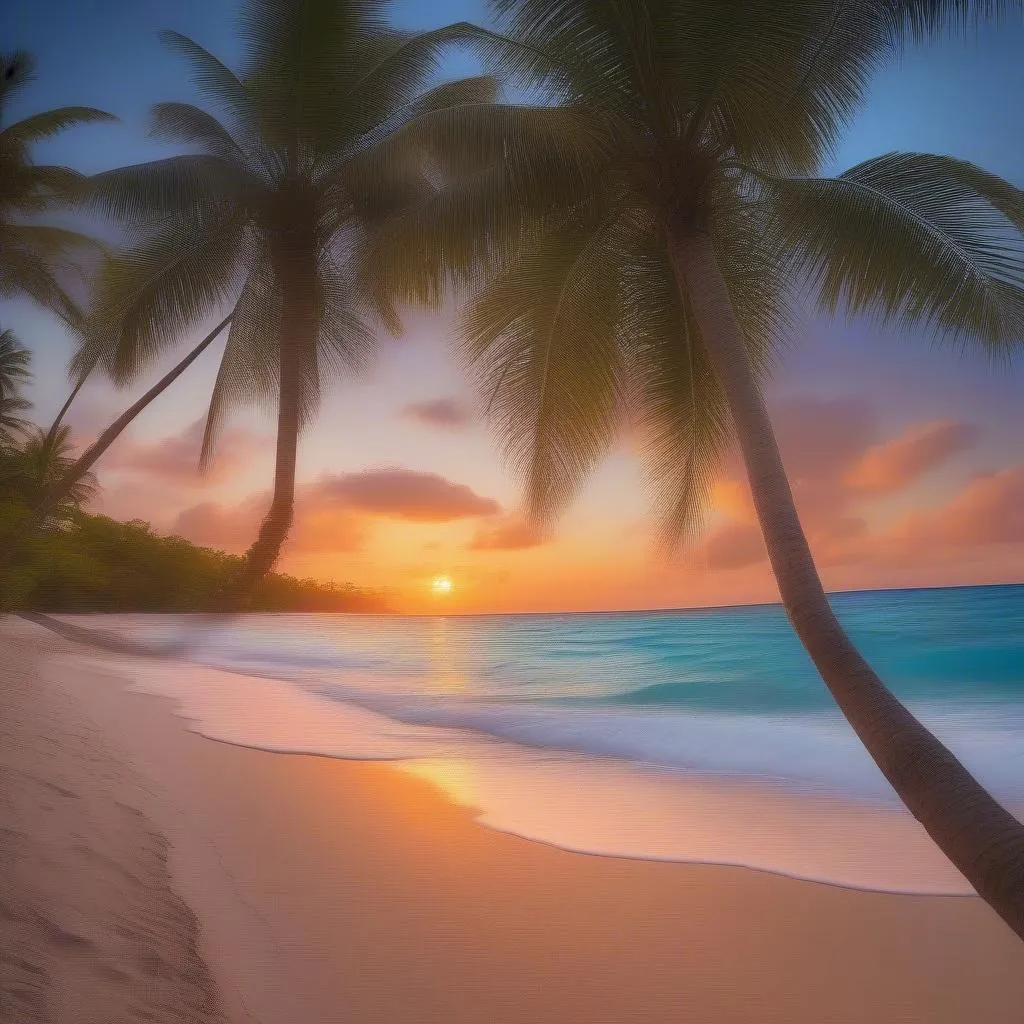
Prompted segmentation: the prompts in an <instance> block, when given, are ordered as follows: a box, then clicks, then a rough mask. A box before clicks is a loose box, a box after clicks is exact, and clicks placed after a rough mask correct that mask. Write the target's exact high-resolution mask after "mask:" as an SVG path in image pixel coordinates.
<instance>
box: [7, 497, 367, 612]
mask: <svg viewBox="0 0 1024 1024" xmlns="http://www.w3.org/2000/svg"><path fill="white" fill-rule="evenodd" d="M2 507H3V518H4V519H6V520H8V522H7V523H0V528H2V527H3V526H5V525H10V522H9V520H10V519H11V518H12V517H14V516H16V515H17V510H16V506H15V505H14V504H4V505H3V506H2ZM241 563H242V557H241V556H240V555H230V554H228V553H226V552H224V551H217V550H214V549H213V548H204V547H199V546H198V545H196V544H192V543H190V542H189V541H187V540H185V539H184V538H182V537H164V536H161V535H160V534H158V533H155V532H154V531H153V529H152V527H151V526H150V524H149V523H146V522H142V521H141V520H138V519H136V520H132V521H131V522H127V523H122V522H117V521H116V520H114V519H110V518H109V517H107V516H102V515H90V514H88V513H86V512H82V511H80V510H73V511H71V512H69V513H68V515H67V517H66V518H64V519H62V520H61V521H60V522H58V523H53V524H51V525H50V528H49V529H47V530H46V532H45V533H42V534H39V535H38V536H37V537H36V539H35V541H34V542H32V543H31V544H29V545H28V546H27V549H26V550H25V551H24V553H23V555H22V557H20V558H19V559H18V563H17V565H14V566H11V567H9V568H8V570H7V572H5V573H4V574H3V579H2V580H0V592H2V603H3V605H4V606H5V607H7V608H14V609H18V610H32V611H42V612H58V613H59V612H64V613H73V612H201V611H221V610H223V608H222V607H220V606H219V601H218V597H219V595H221V594H223V593H225V592H226V588H227V587H228V586H229V584H230V581H231V580H232V579H234V578H235V577H236V576H237V573H238V571H239V568H240V566H241ZM250 608H251V610H252V611H257V612H261V611H262V612H381V611H386V610H387V608H386V605H385V601H384V598H383V595H381V594H380V593H377V592H375V591H372V590H365V589H361V588H359V587H355V586H353V585H352V584H348V583H342V584H336V583H322V582H320V581H318V580H312V579H298V578H296V577H295V576H288V575H285V574H283V573H277V572H274V573H269V574H267V575H266V576H265V577H264V578H263V579H262V580H261V581H260V582H259V584H258V585H257V587H256V588H255V590H254V592H253V596H252V603H251V605H250Z"/></svg>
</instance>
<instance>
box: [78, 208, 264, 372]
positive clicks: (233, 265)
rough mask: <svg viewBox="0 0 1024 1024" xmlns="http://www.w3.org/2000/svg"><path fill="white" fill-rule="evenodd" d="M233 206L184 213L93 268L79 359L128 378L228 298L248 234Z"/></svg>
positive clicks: (235, 282)
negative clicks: (217, 212)
mask: <svg viewBox="0 0 1024 1024" xmlns="http://www.w3.org/2000/svg"><path fill="white" fill-rule="evenodd" d="M246 224H247V222H246V219H245V218H244V216H239V215H238V213H237V212H235V213H234V214H230V213H228V214H224V215H222V216H217V217H208V218H202V217H199V218H187V219H182V220H178V221H176V222H173V223H171V224H170V225H169V226H166V227H164V228H163V229H162V230H160V231H157V232H155V233H153V234H152V235H151V236H150V237H149V238H147V239H146V240H145V241H143V242H142V243H140V244H139V245H137V246H134V247H133V248H131V249H128V250H126V251H123V252H119V253H116V254H115V255H113V256H111V257H110V258H108V259H107V260H106V261H105V263H104V265H103V266H102V267H101V269H100V271H99V273H98V274H97V279H96V285H95V297H94V302H93V308H92V309H91V310H90V314H89V318H88V322H87V324H86V332H85V335H86V337H85V343H84V345H83V347H82V350H81V352H80V357H81V360H82V361H83V362H84V361H88V360H90V359H92V358H98V359H99V360H100V362H101V365H102V366H103V367H104V369H105V370H106V371H107V373H108V374H109V375H110V377H111V379H112V380H114V381H115V382H116V383H118V384H124V383H127V382H129V381H131V380H133V379H134V378H135V377H136V376H137V375H138V374H139V373H140V372H142V370H144V369H145V367H146V366H147V365H148V364H149V363H150V362H151V361H152V360H153V359H154V358H155V357H156V356H158V355H159V354H160V353H161V352H163V351H164V350H165V349H166V348H167V347H168V346H170V345H173V344H175V343H176V342H177V341H179V340H180V339H181V337H182V336H183V335H184V334H185V333H186V332H188V331H189V330H190V329H192V328H193V327H195V326H196V325H197V324H198V323H201V322H202V321H203V320H205V319H206V318H208V317H209V316H211V315H212V314H213V313H215V312H216V311H217V310H218V309H219V308H220V307H222V306H224V305H226V304H228V303H230V302H233V301H234V300H235V298H236V296H237V293H238V288H239V286H240V282H239V278H238V268H239V267H240V266H244V265H245V263H246V256H247V252H248V249H249V247H250V242H249V240H248V238H247V235H246Z"/></svg>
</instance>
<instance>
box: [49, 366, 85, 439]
mask: <svg viewBox="0 0 1024 1024" xmlns="http://www.w3.org/2000/svg"><path fill="white" fill-rule="evenodd" d="M94 369H96V363H93V364H92V365H91V366H90V367H89V369H88V370H86V371H85V373H82V374H79V377H78V381H77V382H76V384H75V386H74V387H73V388H72V389H71V394H70V395H68V398H67V401H66V402H65V403H64V404H63V405H62V406H61V407H60V412H58V413H57V415H56V416H55V417H54V420H53V422H52V423H51V424H50V429H49V430H48V431H47V432H46V436H47V437H53V436H54V435H55V434H56V433H57V431H58V430H59V429H60V425H61V424H62V423H63V422H64V417H65V416H67V414H68V410H69V409H70V408H71V405H72V403H73V402H74V400H75V399H76V398H77V397H78V392H79V391H81V390H82V388H83V387H84V386H85V382H86V381H87V380H88V379H89V377H90V375H91V374H92V371H93V370H94Z"/></svg>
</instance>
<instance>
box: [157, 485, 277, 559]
mask: <svg viewBox="0 0 1024 1024" xmlns="http://www.w3.org/2000/svg"><path fill="white" fill-rule="evenodd" d="M268 504H269V495H254V496H252V497H249V498H246V499H245V500H244V501H242V502H239V503H238V504H237V505H221V504H219V503H218V502H215V501H203V502H200V503H199V504H198V505H192V506H191V507H189V508H186V509H183V510H182V511H181V512H179V513H178V516H177V518H176V519H175V520H174V522H173V524H172V525H171V527H170V529H169V530H168V533H171V534H176V535H177V536H179V537H184V538H185V539H186V540H190V541H192V543H193V544H200V545H202V546H204V547H210V548H220V549H222V550H224V551H231V552H234V553H236V554H240V553H241V552H243V551H245V550H246V549H247V548H248V547H249V545H250V544H251V543H252V542H253V540H255V538H256V532H257V531H258V530H259V526H260V522H261V521H262V519H263V516H264V514H265V513H266V509H267V505H268Z"/></svg>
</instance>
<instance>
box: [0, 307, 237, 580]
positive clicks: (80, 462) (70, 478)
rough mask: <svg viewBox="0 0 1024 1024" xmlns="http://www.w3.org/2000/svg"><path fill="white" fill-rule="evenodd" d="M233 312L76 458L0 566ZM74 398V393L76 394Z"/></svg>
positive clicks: (0, 556) (1, 556)
mask: <svg viewBox="0 0 1024 1024" xmlns="http://www.w3.org/2000/svg"><path fill="white" fill-rule="evenodd" d="M233 315H234V313H233V312H232V313H231V314H230V315H229V316H226V317H225V318H224V319H223V320H222V321H221V322H220V323H219V324H218V325H217V326H216V327H215V328H214V329H213V330H212V331H211V332H210V333H209V334H208V335H206V337H205V338H203V340H202V341H201V342H199V344H198V345H196V347H195V348H193V349H192V351H191V352H189V353H188V355H187V356H185V358H184V359H182V360H181V362H179V363H178V364H177V365H176V366H174V367H173V368H172V369H170V370H168V372H167V373H165V374H164V375H163V377H161V378H160V380H158V381H157V382H156V384H154V385H153V386H152V387H151V388H150V389H149V390H148V391H147V392H146V393H145V394H144V395H143V396H142V397H141V398H140V399H139V400H138V401H137V402H134V403H133V404H132V405H130V406H129V407H128V408H127V409H125V411H124V412H123V413H121V415H120V416H118V418H117V419H116V420H114V422H113V423H111V424H110V426H109V427H107V429H106V430H104V431H103V433H102V434H100V436H99V437H98V438H96V440H95V441H93V443H92V444H91V445H89V447H88V448H86V450H85V451H84V452H83V453H82V454H81V455H80V456H79V457H78V458H77V459H76V460H75V461H74V463H73V464H72V465H71V467H70V468H69V469H68V471H67V472H66V473H65V474H64V476H62V477H61V478H60V480H58V481H57V483H56V484H54V485H53V486H52V487H51V488H49V489H48V490H47V491H46V492H45V493H44V495H43V497H42V498H41V499H40V501H39V503H38V504H37V505H36V507H35V508H34V509H32V514H31V515H30V516H29V517H28V519H27V520H26V521H25V522H23V523H22V524H20V526H19V527H17V528H16V529H15V531H13V533H12V534H11V535H10V536H8V537H7V538H6V539H5V540H4V542H3V547H2V549H0V567H2V566H4V565H5V564H7V562H8V561H9V560H10V558H11V557H12V556H13V555H14V553H15V552H16V550H17V549H18V547H20V545H21V544H22V543H23V542H24V541H25V540H26V539H27V538H28V537H29V536H31V535H32V534H33V533H34V532H35V531H36V530H37V529H38V528H39V527H40V526H41V525H42V524H43V522H44V521H45V520H46V517H47V516H48V515H49V514H50V513H51V512H52V511H53V510H54V509H55V508H56V507H57V506H58V505H59V504H60V503H61V501H63V500H64V498H66V497H67V496H68V494H69V493H70V492H71V489H72V488H73V487H74V486H75V484H76V483H78V481H79V480H81V479H82V477H83V476H85V474H86V473H88V472H89V470H90V469H92V467H93V466H94V465H95V464H96V462H97V460H98V459H99V458H100V456H101V455H102V454H103V453H104V452H105V451H106V450H107V449H108V448H109V447H110V446H111V445H112V444H113V443H114V442H115V441H116V440H117V438H118V437H119V436H120V435H121V433H122V432H123V431H124V429H125V428H126V427H127V426H128V425H129V424H130V423H131V422H132V420H134V419H135V417H136V416H138V415H139V413H140V412H142V410H143V409H145V408H146V407H147V406H148V405H149V404H150V403H151V402H153V400H154V399H156V398H158V397H159V396H160V395H162V394H163V393H164V391H166V390H167V389H168V388H169V387H170V386H171V385H172V384H173V383H174V382H175V381H176V380H177V379H178V378H179V377H180V376H181V375H182V374H183V373H184V372H185V371H186V370H187V369H188V368H189V367H190V366H191V365H192V364H193V363H194V362H195V361H196V359H198V358H199V356H200V355H202V353H203V352H205V351H206V349H208V348H209V347H210V345H211V344H212V343H213V341H214V339H215V338H216V337H217V335H218V334H220V332H221V331H222V330H224V328H225V327H226V326H227V325H228V323H230V321H231V316H233ZM72 397H74V396H73V395H72ZM70 404H71V402H70V400H69V401H68V402H67V403H66V404H65V407H64V411H67V407H68V406H69V405H70ZM58 424H59V420H58ZM51 430H53V428H51Z"/></svg>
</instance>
